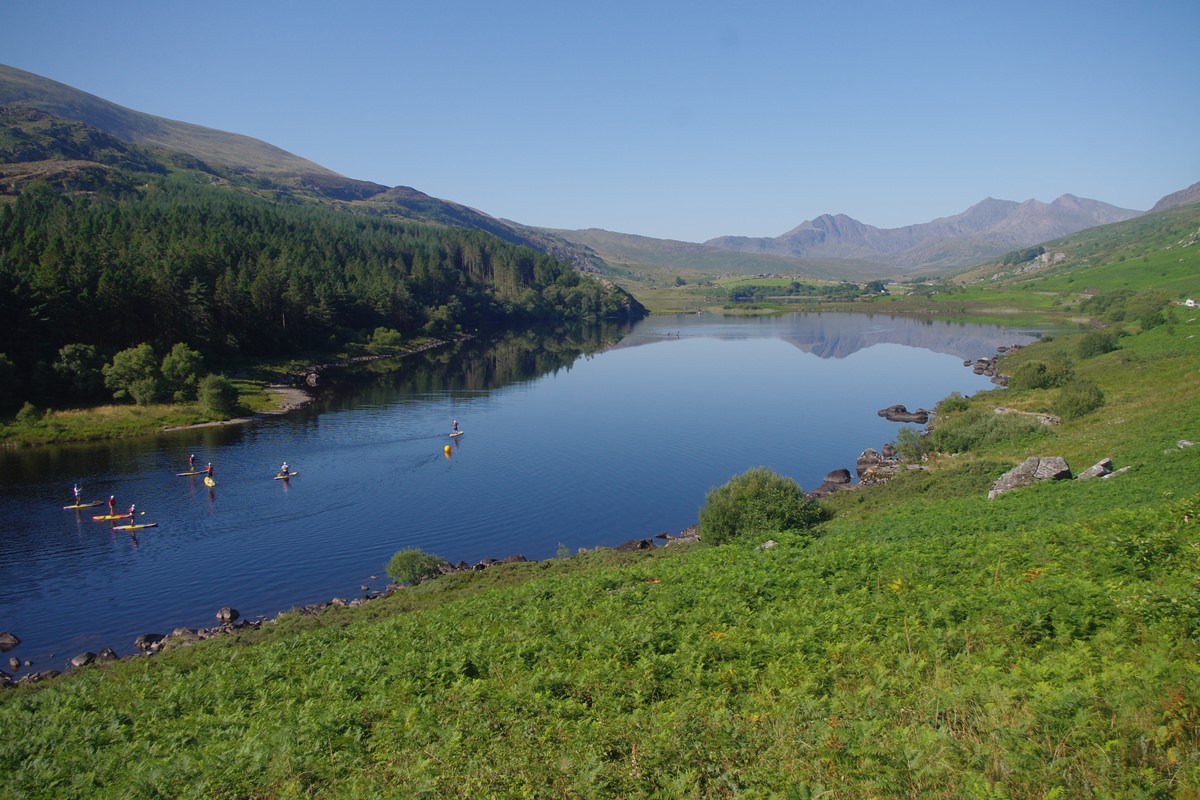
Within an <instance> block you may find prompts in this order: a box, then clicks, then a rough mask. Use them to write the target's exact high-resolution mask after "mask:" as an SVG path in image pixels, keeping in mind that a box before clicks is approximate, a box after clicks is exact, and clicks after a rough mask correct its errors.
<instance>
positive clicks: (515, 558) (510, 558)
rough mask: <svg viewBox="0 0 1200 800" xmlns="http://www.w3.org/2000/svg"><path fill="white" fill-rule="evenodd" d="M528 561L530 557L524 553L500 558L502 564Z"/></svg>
mask: <svg viewBox="0 0 1200 800" xmlns="http://www.w3.org/2000/svg"><path fill="white" fill-rule="evenodd" d="M527 561H529V559H528V558H526V557H525V556H523V555H520V554H517V555H511V556H505V557H504V558H502V559H501V560H500V563H501V564H524V563H526V562H527Z"/></svg>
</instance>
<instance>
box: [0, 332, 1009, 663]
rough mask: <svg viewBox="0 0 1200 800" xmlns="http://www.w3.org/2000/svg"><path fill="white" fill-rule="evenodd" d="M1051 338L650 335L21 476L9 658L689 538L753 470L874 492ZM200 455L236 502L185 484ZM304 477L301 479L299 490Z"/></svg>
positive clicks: (550, 346)
mask: <svg viewBox="0 0 1200 800" xmlns="http://www.w3.org/2000/svg"><path fill="white" fill-rule="evenodd" d="M1031 338H1032V337H1031V336H1029V335H1024V334H1018V333H1015V332H1013V331H1005V330H1004V329H1001V328H998V327H987V326H971V325H958V324H950V323H937V322H934V323H930V322H924V321H917V320H909V319H903V318H893V317H884V316H871V317H868V316H854V315H848V314H806V315H801V314H798V315H784V316H779V317H769V318H750V319H728V318H722V317H715V316H708V315H706V316H696V315H688V316H662V317H651V318H649V319H646V320H643V321H642V322H640V323H638V324H637V325H635V326H633V327H632V328H616V327H608V326H592V327H587V328H575V329H571V330H567V331H560V332H558V333H557V334H556V335H553V336H545V335H538V334H534V333H524V334H517V335H510V336H506V337H504V338H502V339H501V340H499V341H495V342H481V341H469V342H465V343H460V344H457V345H454V346H448V347H445V348H441V349H439V350H435V351H429V352H426V353H422V354H418V355H416V356H412V357H408V358H404V359H401V360H399V361H396V362H374V363H370V364H368V365H364V366H363V367H361V368H358V369H356V370H354V371H353V372H346V373H343V374H341V375H335V376H333V377H334V380H333V381H332V385H330V386H328V387H325V388H323V389H322V391H321V393H320V395H319V396H318V399H317V400H316V402H314V403H313V404H312V405H311V406H309V407H306V408H304V409H300V410H298V411H296V412H294V413H291V414H287V415H285V416H281V417H275V418H271V419H267V420H264V421H261V422H258V423H255V424H253V425H246V426H225V427H218V428H199V429H194V430H188V431H179V432H174V433H169V434H162V435H159V436H154V437H147V438H142V439H136V440H117V441H113V442H106V443H99V444H97V443H90V444H77V445H67V446H57V447H45V448H35V449H26V450H19V451H11V450H10V451H3V452H0V534H2V535H0V629H3V630H10V631H12V632H14V633H16V634H17V635H18V636H20V637H21V639H22V640H23V643H22V644H21V645H20V646H19V647H18V648H17V649H16V650H14V651H12V653H10V654H8V655H15V656H18V657H19V658H21V659H25V658H29V659H31V660H33V661H35V662H36V665H37V666H36V668H59V669H61V668H62V667H63V665H64V664H65V662H66V660H67V659H69V658H70V657H71V656H73V655H75V654H76V653H78V652H80V651H82V650H92V651H98V650H99V649H100V648H102V647H106V646H107V647H112V648H113V649H115V650H116V651H117V652H118V653H119V654H121V655H128V654H129V653H130V652H132V641H133V639H134V637H136V636H137V635H138V634H141V633H147V632H159V633H167V632H169V631H170V630H171V629H173V628H175V627H178V626H191V627H199V626H209V625H212V624H214V623H215V620H214V619H213V615H214V614H215V612H216V610H217V609H219V608H220V607H222V606H226V605H232V606H234V607H236V608H238V609H239V610H240V611H241V612H242V614H243V615H244V616H246V617H248V618H253V617H255V616H261V615H273V614H275V613H277V612H278V611H280V610H282V609H286V608H289V607H291V606H293V605H297V604H305V603H312V602H317V601H322V600H328V599H330V598H331V597H334V596H342V597H346V598H350V597H353V596H356V595H359V594H361V593H362V591H363V590H362V588H361V587H363V586H366V587H368V589H381V588H382V587H383V586H384V585H385V583H386V577H385V575H384V573H383V568H384V565H385V564H386V563H387V560H388V558H389V557H390V556H391V554H392V553H393V552H395V551H396V550H399V549H401V548H404V547H420V548H422V549H425V550H427V551H430V552H435V553H438V554H439V555H442V556H444V557H446V558H448V559H451V560H453V561H458V560H460V559H462V560H466V561H469V562H470V561H476V560H479V559H482V558H486V557H493V558H502V557H504V556H507V555H510V554H513V553H521V554H523V555H526V556H527V557H529V558H535V559H537V558H548V557H552V556H554V554H555V553H556V551H557V550H558V549H559V547H560V545H565V546H566V547H567V548H569V549H571V550H574V549H576V548H578V547H591V546H595V545H598V544H606V545H615V544H618V543H620V542H622V541H625V540H627V539H630V538H634V537H645V536H653V535H654V534H656V533H658V532H660V531H669V532H678V531H680V530H682V529H683V528H685V527H687V526H688V525H690V524H692V523H693V522H695V519H696V512H697V509H698V508H699V506H700V505H701V504H702V503H703V500H704V494H705V492H707V491H708V490H709V489H710V488H711V487H713V486H717V485H720V484H721V483H724V482H725V481H726V480H728V478H729V477H730V476H731V475H734V474H736V473H739V472H742V471H744V470H746V469H747V468H750V467H753V466H758V465H760V464H761V465H766V466H769V467H771V468H773V469H775V470H776V471H778V472H780V473H783V474H786V475H790V476H792V477H794V478H796V479H797V480H798V481H799V482H800V483H801V485H802V486H805V487H807V488H811V487H813V486H815V485H817V484H819V483H820V481H821V478H822V477H823V476H824V475H825V473H826V472H828V471H830V470H832V469H835V468H838V467H852V466H853V460H854V457H855V456H856V455H857V454H858V453H859V452H860V451H861V450H863V449H864V448H866V447H876V448H878V447H880V446H881V445H883V444H884V443H885V442H887V441H889V440H892V439H894V438H895V433H896V430H897V429H898V427H899V426H897V425H895V424H893V423H888V422H886V421H884V420H882V419H880V418H879V417H878V416H876V414H875V412H876V411H877V410H878V409H880V408H882V407H885V406H888V405H892V404H893V403H904V404H906V405H908V406H909V407H910V408H915V407H917V406H925V407H930V406H932V405H933V404H934V403H936V402H937V400H938V399H940V398H941V397H944V396H945V395H946V394H948V393H949V392H951V391H961V392H964V393H966V394H970V393H973V392H975V391H978V390H980V389H985V388H988V387H989V384H988V383H987V381H986V379H983V378H980V377H979V376H976V375H974V374H973V373H971V371H970V370H966V369H964V368H963V366H962V361H963V360H967V359H974V358H978V357H982V356H988V355H991V354H992V353H994V352H995V348H996V346H998V345H1002V344H1003V345H1011V344H1019V343H1023V342H1025V341H1029V340H1030V339H1031ZM455 419H457V420H458V421H459V422H460V425H461V428H462V429H463V431H464V435H463V436H462V437H460V438H457V439H451V438H450V437H449V433H450V430H451V422H452V421H453V420H455ZM447 445H449V446H450V454H449V457H447V455H446V453H445V447H446V446H447ZM190 453H195V454H196V458H197V460H198V461H199V462H200V463H207V462H210V461H211V462H212V463H213V464H214V467H215V469H216V478H217V482H218V485H217V486H216V487H215V489H212V490H209V489H207V488H206V487H205V486H204V485H203V483H202V482H201V481H200V480H199V478H200V477H201V476H191V477H178V476H176V473H177V472H180V471H182V470H183V468H184V465H185V464H186V459H187V456H188V455H189V454H190ZM284 461H287V462H288V464H289V465H291V467H292V468H293V469H295V470H296V471H297V472H299V473H300V474H299V475H297V477H295V478H294V479H292V480H290V481H275V480H274V475H275V472H276V471H277V469H278V468H279V465H280V464H281V463H282V462H284ZM76 481H79V482H80V483H81V484H82V486H83V488H84V495H85V497H87V498H88V499H92V498H96V499H99V498H107V497H108V495H109V494H114V495H116V501H117V503H118V504H119V505H120V506H121V507H128V504H129V503H131V502H136V503H137V505H138V508H139V509H141V510H145V511H146V517H145V519H146V520H147V521H154V522H157V523H158V524H159V527H157V528H152V529H148V530H145V531H141V532H139V533H138V535H137V537H136V539H135V538H133V537H131V536H129V535H128V534H127V533H123V532H119V531H113V530H112V529H111V527H110V526H108V525H107V524H106V523H100V522H95V521H93V520H92V519H91V514H90V513H86V511H85V513H75V512H73V511H65V510H63V509H62V506H63V505H66V504H67V503H68V502H69V500H70V489H71V485H72V483H74V482H76ZM51 654H53V655H51Z"/></svg>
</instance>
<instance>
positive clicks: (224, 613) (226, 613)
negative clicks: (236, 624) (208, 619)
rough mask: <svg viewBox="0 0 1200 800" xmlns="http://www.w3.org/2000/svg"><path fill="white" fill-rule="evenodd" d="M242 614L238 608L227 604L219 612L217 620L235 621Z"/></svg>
mask: <svg viewBox="0 0 1200 800" xmlns="http://www.w3.org/2000/svg"><path fill="white" fill-rule="evenodd" d="M240 616H242V615H241V612H239V611H238V610H237V609H236V608H231V607H229V606H225V607H224V608H222V609H221V610H220V611H218V612H217V620H218V621H220V622H233V621H235V620H237V619H238V617H240Z"/></svg>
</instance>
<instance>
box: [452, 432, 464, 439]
mask: <svg viewBox="0 0 1200 800" xmlns="http://www.w3.org/2000/svg"><path fill="white" fill-rule="evenodd" d="M463 433H464V431H455V432H454V433H452V434H450V436H451V438H453V437H455V436H462V435H463Z"/></svg>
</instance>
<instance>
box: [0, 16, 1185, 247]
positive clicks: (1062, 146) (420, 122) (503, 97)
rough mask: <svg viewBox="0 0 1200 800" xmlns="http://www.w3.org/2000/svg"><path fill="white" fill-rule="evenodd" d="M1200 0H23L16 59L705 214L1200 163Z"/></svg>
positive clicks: (1124, 198) (442, 187) (467, 178)
mask: <svg viewBox="0 0 1200 800" xmlns="http://www.w3.org/2000/svg"><path fill="white" fill-rule="evenodd" d="M1197 31H1200V3H1198V2H1195V0H1163V1H1162V2H1154V0H1150V2H1147V3H1118V2H1105V0H1096V1H1094V2H1073V1H1072V0H1067V1H1066V2H1054V0H1040V1H1039V2H1025V1H1024V0H1016V1H1013V0H1009V1H1008V2H1004V3H981V2H973V1H972V0H958V2H953V3H942V2H909V3H900V2H895V0H890V1H889V2H844V3H830V2H822V3H812V2H756V1H755V0H744V2H741V3H732V2H728V0H726V2H721V3H716V2H704V1H701V2H688V3H677V2H658V3H656V2H652V1H650V0H642V1H641V2H637V3H632V2H624V0H616V1H610V2H605V3H595V4H584V3H563V2H558V3H552V2H541V3H534V2H521V1H520V0H516V1H514V2H507V3H498V2H494V0H493V1H492V2H474V0H467V1H466V2H447V3H430V2H422V3H412V2H365V1H362V0H339V1H338V2H337V3H333V2H309V1H308V0H290V1H289V2H281V1H280V0H249V1H248V0H236V1H233V2H230V1H228V0H210V2H206V3H198V4H197V3H174V2H147V1H146V0H139V1H138V2H131V1H130V0H108V1H107V2H104V3H96V2H82V1H75V2H65V1H64V0H37V2H17V1H16V0H9V1H8V2H0V63H5V64H8V65H10V66H14V67H17V68H19V69H24V70H27V71H29V72H34V73H37V74H39V75H43V76H45V77H48V78H52V79H54V80H57V81H60V82H62V83H66V84H69V85H71V86H74V87H76V88H79V89H82V90H84V91H87V92H91V93H92V94H95V95H98V96H100V97H103V98H105V99H107V100H111V101H113V102H116V103H119V104H121V105H123V106H127V107H129V108H133V109H136V110H138V111H144V112H147V113H151V114H157V115H159V116H163V117H169V118H171V119H178V120H183V121H186V122H192V123H197V124H200V125H206V126H209V127H213V128H219V129H222V130H227V131H232V132H236V133H242V134H246V135H249V136H254V137H256V138H259V139H263V140H265V141H268V142H270V143H272V144H275V145H277V146H279V147H282V148H284V149H285V150H288V151H291V152H293V153H296V154H297V155H301V156H304V157H305V158H308V159H311V160H313V161H316V162H317V163H319V164H322V165H324V166H326V167H328V168H330V169H333V170H335V171H337V172H340V173H342V174H344V175H347V176H350V177H354V178H360V179H364V180H372V181H376V182H378V183H383V184H387V185H389V186H390V185H398V184H403V185H407V186H413V187H415V188H417V189H420V190H421V191H424V192H427V193H429V194H432V195H434V196H437V197H442V198H446V199H449V200H455V201H457V202H460V203H465V204H466V205H469V206H472V207H474V208H477V209H480V210H481V211H485V212H487V213H489V214H492V215H494V216H498V217H505V218H508V219H513V220H516V221H518V222H523V223H527V224H531V225H541V226H546V227H554V228H586V227H598V228H606V229H608V230H615V231H622V232H626V233H637V234H643V235H647V236H656V237H661V238H674V239H683V240H686V241H703V240H705V239H708V238H711V237H714V236H720V235H725V234H735V235H746V236H776V235H778V234H781V233H783V232H785V231H787V230H789V229H790V228H792V227H794V226H795V225H797V224H799V223H800V222H801V221H803V220H806V219H810V218H812V217H815V216H817V215H819V214H822V213H845V214H849V215H850V216H852V217H854V218H856V219H858V220H860V221H862V222H865V223H868V224H871V225H875V226H878V227H885V228H890V227H899V226H903V225H908V224H914V223H919V222H927V221H929V220H931V219H934V218H936V217H943V216H949V215H952V214H957V213H959V212H961V211H963V210H965V209H966V208H967V207H968V206H970V205H972V204H974V203H976V202H978V201H980V200H982V199H983V198H984V197H988V196H991V197H997V198H1002V199H1006V200H1018V201H1020V200H1026V199H1029V198H1037V199H1038V200H1042V201H1046V202H1049V201H1051V200H1053V199H1054V198H1056V197H1058V196H1059V195H1061V194H1064V193H1072V194H1076V195H1079V196H1081V197H1089V198H1093V199H1096V200H1103V201H1105V202H1108V203H1112V204H1114V205H1117V206H1121V207H1124V208H1135V209H1147V208H1149V207H1150V206H1151V205H1153V204H1154V203H1155V202H1156V201H1157V200H1158V199H1159V198H1160V197H1162V196H1163V195H1165V194H1168V193H1170V192H1173V191H1176V190H1178V189H1182V188H1184V187H1186V186H1188V185H1190V184H1192V183H1194V182H1196V181H1200V145H1198V143H1200V47H1197V45H1196V36H1197Z"/></svg>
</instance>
